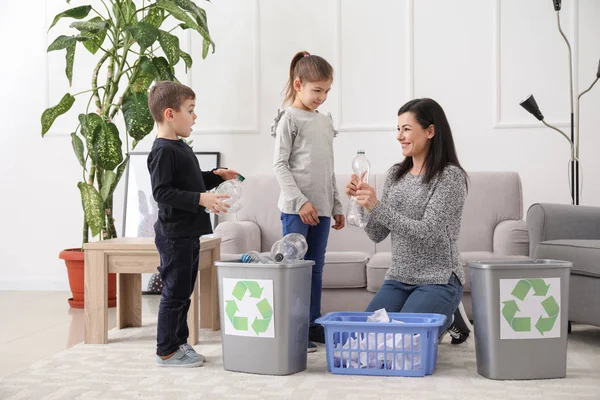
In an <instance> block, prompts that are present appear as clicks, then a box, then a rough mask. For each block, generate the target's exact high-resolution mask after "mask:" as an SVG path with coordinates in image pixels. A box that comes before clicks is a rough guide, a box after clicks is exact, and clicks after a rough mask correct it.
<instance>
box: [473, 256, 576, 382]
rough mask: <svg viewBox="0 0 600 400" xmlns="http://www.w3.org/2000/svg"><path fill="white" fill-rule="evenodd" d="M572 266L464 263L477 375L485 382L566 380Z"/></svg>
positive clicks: (533, 262) (540, 262)
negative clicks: (499, 380) (471, 305)
mask: <svg viewBox="0 0 600 400" xmlns="http://www.w3.org/2000/svg"><path fill="white" fill-rule="evenodd" d="M572 266H573V264H572V263H571V262H567V261H557V260H512V261H488V262H474V263H469V277H470V279H471V296H472V300H473V325H474V328H475V350H476V357H477V372H478V373H479V374H480V375H483V376H485V377H487V378H490V379H547V378H564V377H565V376H566V373H567V325H568V317H569V314H568V310H569V278H570V270H571V268H572Z"/></svg>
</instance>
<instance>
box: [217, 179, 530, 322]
mask: <svg viewBox="0 0 600 400" xmlns="http://www.w3.org/2000/svg"><path fill="white" fill-rule="evenodd" d="M468 175H469V192H468V195H467V199H466V202H465V208H464V212H463V219H462V228H461V234H460V249H461V256H462V259H463V263H464V265H465V268H466V263H467V262H471V261H478V260H492V259H526V258H528V257H527V256H528V254H529V238H528V232H527V225H526V224H525V222H524V221H523V220H522V217H523V203H522V193H521V180H520V178H519V176H518V174H517V173H514V172H471V173H468ZM348 179H349V175H337V183H338V190H339V192H340V197H341V201H342V204H343V205H344V210H346V206H347V204H348V199H347V198H346V196H345V195H344V187H345V185H346V184H347V182H348ZM384 180H385V174H377V175H375V176H372V177H371V184H372V185H373V186H374V187H375V189H376V191H377V193H378V197H379V198H380V197H381V192H382V189H383V183H384ZM242 192H243V193H242V203H243V207H242V209H241V210H240V211H238V213H237V215H235V216H233V215H230V216H228V217H229V219H232V218H233V220H234V221H231V220H230V221H225V222H221V223H219V225H218V226H217V227H216V229H215V235H216V236H219V237H221V238H222V244H221V259H234V258H238V257H239V255H241V254H242V253H245V252H247V251H250V250H255V251H261V252H268V251H269V250H270V248H271V246H272V244H273V243H274V242H275V241H276V240H278V239H280V238H281V237H282V231H281V220H280V216H281V214H280V212H279V210H278V208H277V199H278V196H279V186H278V185H277V182H276V180H275V178H274V177H273V176H248V177H247V179H246V181H245V182H244V184H243V189H242ZM390 260H391V253H390V239H389V237H388V238H387V239H386V240H384V241H383V242H381V243H379V244H375V243H373V242H372V241H371V240H370V239H369V238H368V237H367V235H366V234H365V233H364V231H363V230H361V229H358V228H355V227H349V226H347V227H346V228H344V229H342V230H341V231H335V230H331V233H330V236H329V243H328V246H327V254H326V261H325V268H324V272H323V300H322V312H323V313H326V312H330V311H364V309H365V307H366V306H367V304H368V303H369V301H370V300H371V298H372V297H373V295H374V294H375V293H376V292H377V290H378V289H379V287H380V286H381V283H382V282H383V279H384V275H385V272H386V270H387V269H388V267H389V265H390ZM466 275H467V280H468V275H469V274H468V271H467V274H466ZM463 302H464V305H465V309H466V311H467V314H468V315H469V316H470V315H471V296H470V285H469V282H468V281H467V283H466V285H465V294H464V297H463Z"/></svg>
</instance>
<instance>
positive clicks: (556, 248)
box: [535, 239, 600, 278]
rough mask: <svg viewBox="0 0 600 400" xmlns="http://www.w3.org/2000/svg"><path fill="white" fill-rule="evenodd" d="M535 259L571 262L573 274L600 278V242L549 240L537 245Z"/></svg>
mask: <svg viewBox="0 0 600 400" xmlns="http://www.w3.org/2000/svg"><path fill="white" fill-rule="evenodd" d="M535 257H536V258H540V259H553V260H563V261H571V262H572V263H573V268H572V269H571V274H576V275H586V276H593V277H597V278H600V240H585V239H562V240H547V241H545V242H540V243H539V244H538V245H537V247H536V249H535Z"/></svg>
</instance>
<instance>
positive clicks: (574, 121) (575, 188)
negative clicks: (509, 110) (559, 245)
mask: <svg viewBox="0 0 600 400" xmlns="http://www.w3.org/2000/svg"><path fill="white" fill-rule="evenodd" d="M552 3H553V4H554V11H556V21H557V24H558V31H559V32H560V34H561V36H562V37H563V39H564V40H565V43H566V44H567V47H568V49H569V88H570V97H569V99H570V103H571V124H570V126H571V135H570V137H569V136H568V135H567V134H566V133H564V132H563V131H561V130H560V129H558V128H556V127H554V126H552V125H550V124H548V123H547V122H546V121H544V115H543V114H542V112H541V111H540V108H539V107H538V105H537V102H536V101H535V97H533V95H529V97H527V98H526V99H525V100H523V101H522V102H521V103H520V105H521V107H523V108H524V109H525V110H527V111H528V112H529V113H531V114H532V115H533V116H534V117H536V118H537V119H538V120H540V121H542V123H543V124H544V125H546V126H547V127H549V128H551V129H554V130H555V131H557V132H559V133H560V134H561V135H563V136H564V137H565V139H567V140H568V141H569V145H570V146H571V161H570V163H569V169H570V171H569V177H570V186H571V202H572V204H574V205H579V194H580V191H579V100H580V99H581V96H583V95H584V94H586V93H587V92H589V91H590V90H591V89H592V88H593V87H594V85H595V84H596V82H598V79H600V63H598V71H597V72H596V79H595V80H594V82H592V84H591V85H590V87H589V88H588V89H586V90H584V91H583V92H581V94H580V95H579V96H577V106H576V108H575V107H574V104H573V103H574V102H575V97H574V95H573V53H572V51H571V44H570V43H569V40H568V39H567V37H566V36H565V34H564V32H563V30H562V28H561V26H560V9H561V0H552Z"/></svg>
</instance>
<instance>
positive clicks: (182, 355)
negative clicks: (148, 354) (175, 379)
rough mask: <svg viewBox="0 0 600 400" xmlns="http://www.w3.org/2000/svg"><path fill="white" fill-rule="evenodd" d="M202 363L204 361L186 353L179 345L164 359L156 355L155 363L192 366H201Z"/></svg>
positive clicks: (184, 366)
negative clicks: (173, 352)
mask: <svg viewBox="0 0 600 400" xmlns="http://www.w3.org/2000/svg"><path fill="white" fill-rule="evenodd" d="M202 364H204V361H202V360H200V359H198V358H196V357H192V356H191V355H188V354H187V353H186V352H185V351H184V350H183V349H182V348H181V347H179V348H178V349H177V351H176V352H175V354H173V355H172V356H171V357H169V358H167V359H166V360H163V359H162V358H161V357H160V356H156V365H158V366H159V367H175V368H194V367H201V366H202Z"/></svg>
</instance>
